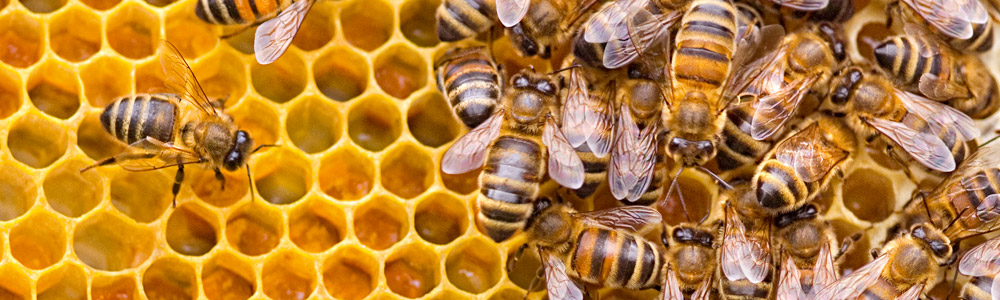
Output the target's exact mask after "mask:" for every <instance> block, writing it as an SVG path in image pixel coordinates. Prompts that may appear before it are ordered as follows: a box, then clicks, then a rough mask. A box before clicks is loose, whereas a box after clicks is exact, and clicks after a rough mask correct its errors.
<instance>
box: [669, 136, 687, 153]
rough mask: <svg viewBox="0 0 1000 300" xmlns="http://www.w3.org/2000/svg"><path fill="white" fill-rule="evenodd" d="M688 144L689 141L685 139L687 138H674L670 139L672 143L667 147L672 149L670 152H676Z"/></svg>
mask: <svg viewBox="0 0 1000 300" xmlns="http://www.w3.org/2000/svg"><path fill="white" fill-rule="evenodd" d="M687 144H688V141H687V140H685V139H682V138H672V139H670V144H669V145H668V146H667V147H668V149H669V150H670V152H674V153H676V152H677V151H680V150H681V149H682V148H684V147H686V146H687Z"/></svg>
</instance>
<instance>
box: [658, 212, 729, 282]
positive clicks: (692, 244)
mask: <svg viewBox="0 0 1000 300" xmlns="http://www.w3.org/2000/svg"><path fill="white" fill-rule="evenodd" d="M716 232H718V225H716V226H700V225H694V224H688V223H681V224H680V225H677V226H676V227H673V228H670V229H669V230H667V231H664V236H663V245H665V246H666V247H667V252H666V258H665V260H666V261H667V269H666V270H665V271H664V274H663V276H664V285H663V288H662V289H663V293H662V295H663V297H662V299H663V300H684V299H691V300H708V299H712V297H713V296H712V295H713V293H714V291H713V288H712V279H713V277H714V276H715V265H716V258H715V250H716V248H718V245H717V244H716V243H715V233H716ZM668 233H669V235H668Z"/></svg>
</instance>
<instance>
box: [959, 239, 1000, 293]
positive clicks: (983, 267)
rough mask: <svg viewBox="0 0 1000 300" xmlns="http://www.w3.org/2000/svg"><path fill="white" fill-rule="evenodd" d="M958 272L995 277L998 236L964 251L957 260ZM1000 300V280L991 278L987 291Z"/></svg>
mask: <svg viewBox="0 0 1000 300" xmlns="http://www.w3.org/2000/svg"><path fill="white" fill-rule="evenodd" d="M958 272H959V273H962V275H965V276H972V277H991V278H997V277H998V276H997V275H998V274H1000V238H996V237H995V238H992V239H990V240H988V241H986V242H985V243H982V244H980V245H979V246H976V247H974V248H972V249H970V250H969V252H966V253H965V256H962V260H960V261H959V262H958ZM988 292H989V293H990V296H991V297H992V299H993V300H1000V280H995V279H994V280H993V284H992V285H990V290H989V291H988Z"/></svg>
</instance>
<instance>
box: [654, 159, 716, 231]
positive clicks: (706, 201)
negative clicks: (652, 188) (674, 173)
mask: <svg viewBox="0 0 1000 300" xmlns="http://www.w3.org/2000/svg"><path fill="white" fill-rule="evenodd" d="M695 172H698V171H695V170H689V171H687V172H683V173H681V176H680V178H678V179H677V184H676V186H675V187H674V189H673V190H672V191H669V193H668V191H667V188H669V187H670V183H671V180H672V178H666V179H665V180H664V181H663V183H661V185H660V186H662V187H663V194H662V197H664V198H663V200H660V203H658V204H657V205H656V208H657V210H659V211H660V214H662V215H663V220H664V222H665V223H667V224H670V225H677V224H679V223H681V222H698V220H701V219H702V218H703V217H705V215H707V214H708V213H709V210H710V209H711V205H712V204H713V203H714V202H715V201H713V200H712V199H714V198H713V196H712V193H711V192H710V191H709V187H707V186H705V183H707V182H711V181H705V180H703V179H701V178H696V176H697V175H694V173H695ZM681 201H683V203H682V202H681ZM685 209H686V212H685Z"/></svg>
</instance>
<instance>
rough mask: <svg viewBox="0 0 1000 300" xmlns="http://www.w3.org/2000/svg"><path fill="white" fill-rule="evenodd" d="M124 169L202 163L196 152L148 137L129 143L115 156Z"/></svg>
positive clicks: (117, 162) (131, 169)
mask: <svg viewBox="0 0 1000 300" xmlns="http://www.w3.org/2000/svg"><path fill="white" fill-rule="evenodd" d="M114 160H115V162H116V164H117V165H118V166H121V167H122V169H125V170H128V171H133V172H142V171H152V170H158V169H163V168H167V167H173V166H177V165H186V164H195V163H201V162H202V159H201V158H200V157H199V156H198V154H197V153H196V152H194V151H193V150H191V149H187V148H184V147H180V146H175V145H173V144H170V143H164V142H161V141H158V140H156V139H153V138H150V137H147V138H145V139H142V140H139V141H137V142H135V143H132V144H131V145H129V147H128V148H126V149H125V151H123V152H122V153H119V154H117V155H115V156H114Z"/></svg>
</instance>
